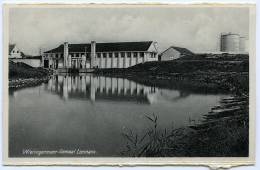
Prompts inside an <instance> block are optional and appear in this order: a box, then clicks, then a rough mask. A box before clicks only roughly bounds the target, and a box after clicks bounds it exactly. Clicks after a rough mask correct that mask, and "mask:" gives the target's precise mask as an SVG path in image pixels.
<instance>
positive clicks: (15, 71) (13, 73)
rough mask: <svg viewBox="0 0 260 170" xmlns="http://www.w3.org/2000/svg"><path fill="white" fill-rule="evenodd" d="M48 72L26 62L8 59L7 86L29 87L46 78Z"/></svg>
mask: <svg viewBox="0 0 260 170" xmlns="http://www.w3.org/2000/svg"><path fill="white" fill-rule="evenodd" d="M49 75H50V72H49V71H48V70H46V69H43V68H34V67H31V66H29V65H27V64H24V63H21V62H18V63H14V62H12V61H9V77H8V79H9V88H22V87H30V86H35V85H38V84H41V83H42V82H45V81H47V80H48V78H49Z"/></svg>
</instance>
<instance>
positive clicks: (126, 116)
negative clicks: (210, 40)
mask: <svg viewBox="0 0 260 170" xmlns="http://www.w3.org/2000/svg"><path fill="white" fill-rule="evenodd" d="M226 96H227V95H224V94H200V93H197V92H196V93H192V92H185V91H182V90H179V89H174V90H173V89H163V88H160V87H155V86H152V85H151V86H147V85H142V84H138V83H136V82H134V81H130V80H127V79H123V78H111V77H101V76H93V75H80V76H63V75H59V76H53V77H52V78H51V79H50V80H49V82H48V83H43V84H42V85H39V86H37V87H32V88H24V89H20V90H16V91H11V90H10V92H9V113H10V114H9V154H10V156H15V157H16V156H32V155H28V154H25V153H23V152H24V151H25V150H26V149H29V150H36V151H39V150H40V151H42V150H47V151H52V150H59V151H60V150H65V151H67V150H68V151H71V150H75V149H79V150H82V151H91V153H90V152H89V153H87V154H86V152H85V153H84V152H83V153H84V154H60V155H58V156H109V157H110V156H120V155H121V154H120V153H121V151H122V150H124V148H125V141H124V138H123V136H122V133H124V132H125V131H127V130H129V129H130V130H132V131H134V132H135V133H137V134H142V133H144V132H145V131H146V130H147V129H148V128H149V127H150V126H151V123H150V122H149V121H148V120H147V118H146V117H145V114H146V115H151V114H153V113H154V114H156V115H157V116H158V124H159V128H162V129H163V128H167V129H171V128H179V127H184V126H187V125H189V124H192V123H194V122H195V123H196V122H199V121H200V120H201V119H202V115H203V114H206V113H207V112H208V111H210V109H211V108H212V107H213V106H215V105H216V104H218V102H219V101H220V99H221V98H223V97H226ZM33 156H35V155H33ZM41 156H42V155H41ZM45 156H46V155H45ZM47 156H52V155H47ZM55 156H57V155H55Z"/></svg>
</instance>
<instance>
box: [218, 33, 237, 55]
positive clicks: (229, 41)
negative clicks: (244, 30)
mask: <svg viewBox="0 0 260 170" xmlns="http://www.w3.org/2000/svg"><path fill="white" fill-rule="evenodd" d="M239 42H240V36H239V34H234V33H224V34H221V37H220V51H222V52H239V44H240V43H239Z"/></svg>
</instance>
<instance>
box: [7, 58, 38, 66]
mask: <svg viewBox="0 0 260 170" xmlns="http://www.w3.org/2000/svg"><path fill="white" fill-rule="evenodd" d="M10 60H12V61H13V62H15V63H17V62H22V63H25V64H27V65H30V66H32V67H40V66H41V60H40V59H20V58H19V59H18V58H16V59H10Z"/></svg>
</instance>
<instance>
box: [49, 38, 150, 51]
mask: <svg viewBox="0 0 260 170" xmlns="http://www.w3.org/2000/svg"><path fill="white" fill-rule="evenodd" d="M151 44H152V41H142V42H116V43H96V52H110V51H148V49H149V47H150V46H151ZM63 50H64V45H63V44H61V45H60V46H59V47H57V48H54V49H52V50H49V51H46V52H44V53H63ZM69 52H82V53H84V52H91V44H69Z"/></svg>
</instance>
